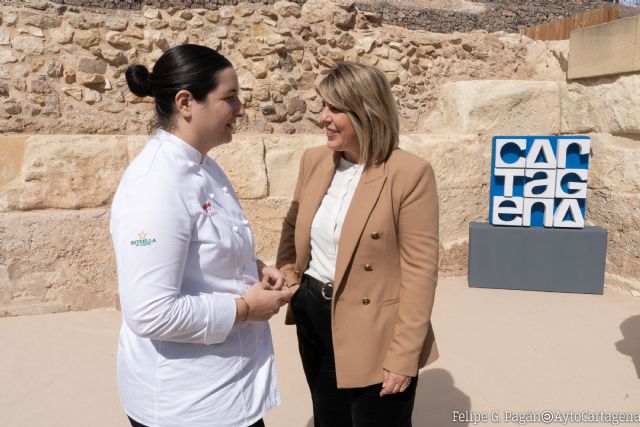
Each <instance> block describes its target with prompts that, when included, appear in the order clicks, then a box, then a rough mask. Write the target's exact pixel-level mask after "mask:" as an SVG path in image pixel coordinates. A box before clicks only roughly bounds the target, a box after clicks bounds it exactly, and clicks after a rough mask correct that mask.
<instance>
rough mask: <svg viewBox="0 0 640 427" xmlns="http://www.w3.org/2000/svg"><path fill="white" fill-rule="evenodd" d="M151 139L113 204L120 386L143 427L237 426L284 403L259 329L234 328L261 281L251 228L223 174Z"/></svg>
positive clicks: (262, 326)
mask: <svg viewBox="0 0 640 427" xmlns="http://www.w3.org/2000/svg"><path fill="white" fill-rule="evenodd" d="M200 160H201V155H200V152H199V151H197V150H196V149H195V148H193V147H192V146H190V145H189V144H187V143H186V142H184V141H183V140H181V139H180V138H178V137H176V136H175V135H172V134H170V133H168V132H165V131H162V130H160V131H158V132H157V133H156V134H155V135H154V136H152V137H151V138H150V139H149V141H148V142H147V143H146V145H145V147H144V149H143V150H142V152H141V153H140V154H139V155H138V156H137V157H136V158H135V160H134V161H133V162H132V163H131V165H130V166H129V167H128V168H127V170H126V172H125V174H124V176H123V177H122V181H121V182H120V186H119V187H118V190H117V192H116V195H115V196H114V200H113V205H112V210H111V226H110V231H111V235H112V239H113V244H114V248H115V253H116V263H117V269H118V289H119V292H120V301H121V306H122V317H123V322H122V328H121V330H120V342H119V348H118V388H119V392H120V398H121V400H122V404H123V406H124V409H125V411H126V412H127V414H128V415H129V416H131V418H133V419H135V420H136V421H138V422H140V423H142V424H145V425H148V426H150V427H200V426H202V427H205V426H206V427H226V426H229V427H243V426H248V425H251V424H253V423H254V422H256V421H258V420H259V419H260V418H262V417H263V416H264V415H265V414H266V412H267V411H269V409H270V408H272V407H274V406H276V405H278V404H279V403H280V394H279V390H278V385H277V380H276V372H275V363H274V357H273V346H272V342H271V331H270V329H269V324H268V323H267V322H251V321H250V322H243V323H240V324H237V325H235V326H234V321H235V317H236V305H235V302H234V298H235V297H237V296H239V295H242V294H243V293H244V292H245V291H246V290H247V289H248V288H249V287H250V286H251V285H252V284H253V283H254V282H256V281H258V271H257V266H256V257H255V249H254V244H253V236H252V234H251V229H250V228H249V223H248V221H247V219H246V217H245V216H244V213H243V211H242V208H241V206H240V204H239V202H238V199H237V198H236V195H235V193H234V191H233V189H232V187H231V183H230V182H229V180H228V179H227V177H226V176H225V174H224V172H223V171H222V169H221V168H220V167H219V166H218V165H217V164H216V162H215V161H213V160H212V159H211V158H210V157H208V156H206V157H205V158H204V161H203V162H202V163H201V162H200Z"/></svg>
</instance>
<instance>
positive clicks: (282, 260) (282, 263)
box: [276, 151, 307, 286]
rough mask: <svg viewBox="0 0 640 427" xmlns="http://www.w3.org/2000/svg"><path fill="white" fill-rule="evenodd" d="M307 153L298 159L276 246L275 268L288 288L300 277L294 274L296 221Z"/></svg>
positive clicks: (296, 282)
mask: <svg viewBox="0 0 640 427" xmlns="http://www.w3.org/2000/svg"><path fill="white" fill-rule="evenodd" d="M306 154H307V152H306V151H305V152H304V153H303V154H302V157H301V158H300V167H299V169H298V180H297V181H296V187H295V190H294V192H293V199H292V200H291V204H290V205H289V211H288V212H287V215H286V217H285V218H284V221H283V222H282V231H281V233H280V244H279V245H278V255H277V257H276V267H277V268H279V269H280V271H281V272H282V273H283V274H284V276H285V278H286V280H287V283H289V286H293V285H297V284H299V283H300V275H299V274H298V273H296V242H295V237H296V220H297V218H298V207H299V202H300V194H301V192H302V188H303V186H304V185H303V181H304V163H305V157H306Z"/></svg>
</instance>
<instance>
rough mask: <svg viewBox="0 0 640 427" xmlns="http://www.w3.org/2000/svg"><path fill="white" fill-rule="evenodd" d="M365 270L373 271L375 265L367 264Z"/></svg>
mask: <svg viewBox="0 0 640 427" xmlns="http://www.w3.org/2000/svg"><path fill="white" fill-rule="evenodd" d="M364 271H373V266H372V265H371V264H365V265H364Z"/></svg>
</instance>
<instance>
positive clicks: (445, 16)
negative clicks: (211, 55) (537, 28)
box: [9, 0, 611, 33]
mask: <svg viewBox="0 0 640 427" xmlns="http://www.w3.org/2000/svg"><path fill="white" fill-rule="evenodd" d="M9 1H12V0H9ZM469 1H472V2H475V3H480V4H482V5H483V6H484V7H482V8H481V9H483V11H482V12H476V13H470V12H465V10H464V8H463V9H456V8H452V9H450V10H446V9H441V8H435V7H432V8H430V7H426V6H422V7H420V6H416V5H411V4H405V3H404V2H402V3H399V4H396V2H394V1H382V0H365V1H357V2H355V4H356V7H357V9H358V10H360V11H363V12H368V13H371V14H372V15H375V16H376V19H378V20H380V21H381V22H382V23H385V24H391V25H398V26H401V27H405V28H410V29H416V30H424V31H431V32H436V33H452V32H456V31H457V32H469V31H473V30H486V31H489V32H494V31H506V32H514V33H515V32H518V31H519V30H520V29H521V28H523V27H526V26H529V25H535V24H541V23H545V22H548V21H551V20H554V19H559V18H562V17H565V16H570V15H574V14H576V13H579V12H584V11H587V10H591V9H597V8H600V7H606V6H610V5H611V2H610V1H606V0H551V1H547V0H518V1H509V0H498V1H491V2H487V1H485V0H469ZM276 2H277V0H108V1H103V0H52V1H51V2H50V3H51V4H60V5H63V6H62V7H61V8H60V7H57V8H56V9H57V10H63V11H64V10H66V7H67V6H71V7H76V8H77V7H88V8H100V9H105V8H106V9H124V10H127V9H141V8H143V7H145V6H153V7H156V8H161V9H167V10H173V9H175V8H176V7H177V8H192V9H197V8H201V9H203V10H217V9H218V8H220V7H222V6H235V5H238V4H242V3H248V4H260V5H273V4H275V3H276ZM306 2H307V0H293V3H296V4H299V5H303V4H304V3H306ZM13 3H16V2H15V1H13ZM25 3H27V4H30V5H31V7H36V8H38V9H41V10H44V9H46V7H47V4H48V3H49V2H47V1H46V0H29V1H27V2H25ZM342 3H343V4H350V3H354V2H353V1H352V0H346V1H343V2H342ZM420 4H424V3H420ZM427 6H428V5H427Z"/></svg>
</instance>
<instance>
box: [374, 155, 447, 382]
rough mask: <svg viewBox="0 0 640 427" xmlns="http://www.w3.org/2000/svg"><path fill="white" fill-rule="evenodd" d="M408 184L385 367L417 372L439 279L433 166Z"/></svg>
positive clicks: (401, 211) (423, 166) (401, 215)
mask: <svg viewBox="0 0 640 427" xmlns="http://www.w3.org/2000/svg"><path fill="white" fill-rule="evenodd" d="M410 181H411V182H410V183H409V185H407V187H406V188H407V189H408V190H407V191H406V192H405V195H404V196H403V198H402V199H401V202H400V209H399V215H398V220H397V221H398V224H397V229H398V248H399V253H400V296H399V298H400V299H399V302H398V317H397V320H396V325H395V328H394V332H393V337H392V340H391V343H390V346H389V348H388V351H387V354H386V356H385V359H384V362H383V367H384V368H385V369H387V370H388V371H391V372H394V373H397V374H402V375H407V376H411V377H413V376H415V375H416V374H417V372H418V363H419V358H420V352H421V350H422V347H423V345H424V341H425V339H426V336H427V332H428V330H429V324H430V319H431V311H432V309H433V302H434V298H435V290H436V284H437V282H438V255H439V254H438V252H439V237H438V235H439V224H438V215H439V210H438V192H437V190H436V181H435V174H434V172H433V169H432V167H431V165H429V164H428V163H426V162H425V163H422V164H421V167H420V168H419V169H418V170H417V171H416V176H415V178H414V179H412V180H410Z"/></svg>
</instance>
